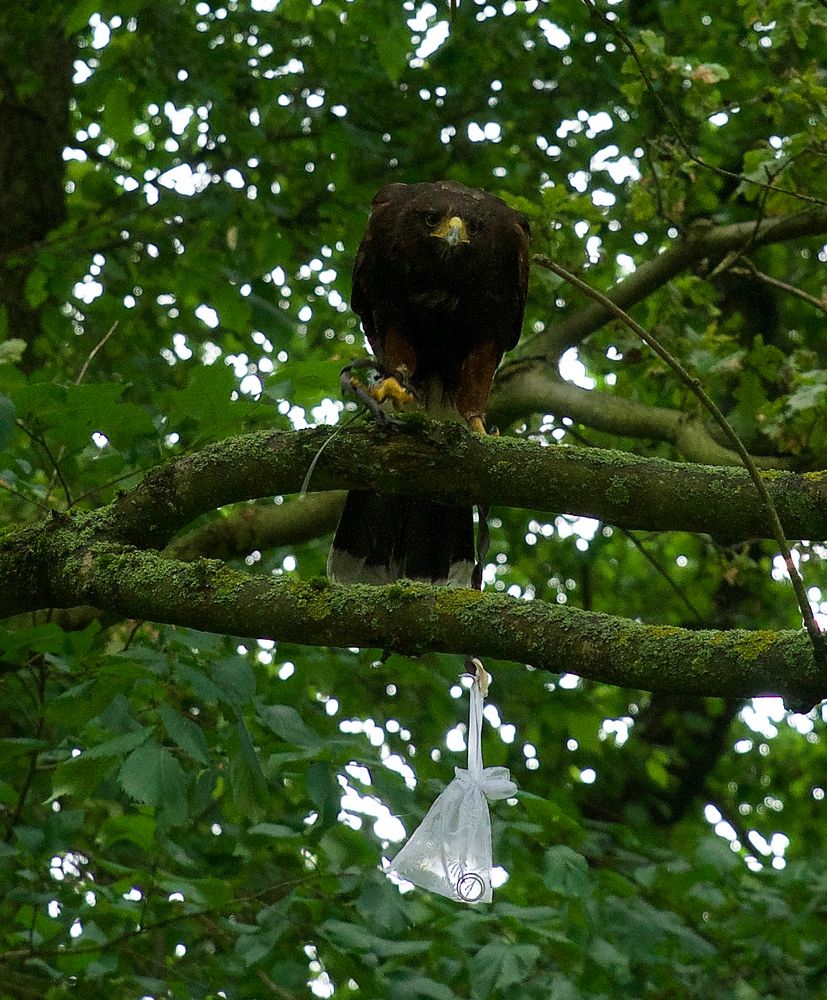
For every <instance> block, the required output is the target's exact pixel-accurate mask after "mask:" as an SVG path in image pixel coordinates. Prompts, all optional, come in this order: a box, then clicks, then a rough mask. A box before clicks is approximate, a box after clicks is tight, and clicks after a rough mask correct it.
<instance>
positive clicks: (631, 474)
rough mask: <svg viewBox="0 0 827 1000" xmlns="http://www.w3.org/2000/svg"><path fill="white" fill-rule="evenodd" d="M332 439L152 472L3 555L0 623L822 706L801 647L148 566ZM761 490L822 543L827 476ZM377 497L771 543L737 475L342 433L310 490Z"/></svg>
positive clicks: (443, 431)
mask: <svg viewBox="0 0 827 1000" xmlns="http://www.w3.org/2000/svg"><path fill="white" fill-rule="evenodd" d="M330 435H331V431H330V430H328V429H327V428H318V429H315V430H312V431H301V432H294V433H281V432H261V433H256V434H248V435H243V436H241V437H238V438H233V439H229V440H227V441H224V442H221V443H219V444H215V445H212V446H210V447H208V448H205V449H203V450H202V451H200V452H198V453H196V454H193V455H190V456H186V457H184V458H180V459H177V460H174V461H172V462H169V463H167V464H166V465H165V466H162V467H159V468H158V469H156V470H153V471H152V472H151V473H149V474H148V475H147V476H146V477H145V479H144V480H143V482H142V483H140V484H139V485H138V486H137V487H135V488H134V489H132V490H131V491H129V492H128V493H125V494H122V495H121V496H120V497H118V498H117V499H116V500H115V501H113V502H112V503H111V504H109V505H108V506H107V507H104V508H101V509H99V510H97V511H93V512H91V513H86V514H58V513H55V514H53V515H52V516H51V517H50V518H48V519H46V520H45V521H43V522H41V523H39V524H37V525H33V526H32V527H30V528H28V529H26V530H25V531H23V532H20V533H19V534H18V535H16V536H12V537H10V538H8V539H6V540H5V542H4V543H3V544H2V545H0V615H3V616H8V615H13V614H18V613H21V612H24V611H33V610H37V609H41V608H45V607H56V608H66V607H73V606H78V605H86V606H89V607H94V608H98V609H99V610H100V611H102V612H104V613H106V614H109V615H112V614H114V615H121V616H125V617H128V618H146V619H150V620H154V621H158V622H168V623H171V624H178V625H186V626H190V627H193V628H198V629H207V630H212V631H217V632H224V633H230V634H244V635H256V636H272V637H274V638H276V639H280V640H282V641H293V642H300V643H306V644H311V645H336V646H370V647H373V646H381V647H383V648H387V649H390V650H395V651H398V652H401V653H407V654H416V653H421V652H424V651H425V650H429V649H430V650H441V651H447V652H457V653H479V654H480V655H486V656H491V657H498V658H505V659H510V660H516V661H518V662H525V663H531V664H533V665H535V666H538V667H542V668H544V669H548V670H553V671H564V670H565V671H573V672H576V673H579V674H582V675H583V676H586V677H591V678H594V679H596V680H603V681H606V682H608V683H613V684H622V685H626V686H630V687H638V688H648V689H651V690H664V691H671V692H683V693H696V694H700V693H703V694H720V695H725V696H747V695H750V694H758V693H767V692H770V691H772V692H777V693H780V694H783V695H785V696H787V697H788V698H793V699H794V700H795V701H796V703H801V704H803V703H804V702H806V701H807V699H812V700H815V699H816V698H817V697H818V696H819V694H820V693H821V694H823V693H825V690H827V678H822V677H820V676H819V673H818V671H817V669H816V667H815V665H814V663H813V659H812V653H811V649H810V647H809V644H808V642H807V639H806V636H805V634H804V633H801V635H799V634H798V633H771V632H757V633H743V632H726V633H724V632H721V633H718V632H706V633H704V632H688V631H684V630H681V629H674V628H658V627H654V626H642V625H639V624H635V623H631V622H626V621H623V620H621V619H613V618H609V617H606V616H600V615H591V614H587V613H585V612H580V611H577V610H572V609H568V608H563V609H561V608H558V607H555V606H549V605H546V604H544V603H542V602H540V601H536V602H522V601H515V600H513V599H511V598H508V597H504V596H502V595H488V594H485V595H483V594H479V593H477V592H476V591H457V590H444V589H439V588H431V587H426V586H423V585H413V584H407V583H405V584H398V585H394V586H391V587H388V588H376V587H337V586H332V585H327V584H325V583H323V582H322V583H302V582H299V581H295V580H281V581H273V580H271V579H269V578H258V577H253V576H249V575H246V574H244V573H241V572H237V571H235V570H231V569H230V568H228V567H227V566H225V565H224V564H223V563H220V562H217V561H207V560H203V559H202V560H198V561H196V562H192V563H189V562H183V561H179V560H177V559H173V558H170V552H171V551H174V549H169V550H167V552H166V553H165V554H163V555H162V554H159V553H158V552H157V551H151V550H153V549H154V550H158V549H161V548H163V547H164V546H166V545H167V544H168V542H169V541H170V539H171V538H172V537H173V536H174V535H175V534H176V533H178V532H180V531H181V530H182V529H184V528H185V527H186V526H187V525H188V524H189V523H190V522H191V521H192V520H194V519H195V518H196V517H198V516H200V515H202V514H204V513H206V512H209V511H211V510H215V509H217V508H219V507H222V506H225V505H227V504H229V503H234V502H238V501H242V500H247V499H252V498H254V497H259V496H267V495H275V494H284V493H289V492H294V491H296V490H298V488H299V486H300V484H301V482H302V480H303V478H304V475H305V472H306V470H307V468H308V466H309V465H310V463H311V462H312V461H313V459H314V457H315V456H316V454H317V453H318V451H319V448H320V447H321V445H322V444H323V443H324V442H325V441H327V440H328V439H329V437H330ZM765 476H766V477H767V482H768V485H769V487H770V489H771V490H772V492H773V496H774V498H775V501H776V504H777V505H778V508H779V511H780V512H781V517H782V520H783V521H784V523H785V528H786V530H787V531H788V532H789V534H790V535H791V536H794V537H823V536H825V535H827V476H825V475H824V474H816V473H813V474H809V475H803V476H801V475H795V474H793V473H787V472H774V473H765ZM366 480H369V481H370V482H372V483H376V484H377V487H378V488H381V489H382V490H384V491H385V492H389V493H393V492H408V493H414V492H415V493H419V494H428V495H431V496H435V495H439V496H443V497H445V496H452V497H463V498H466V499H469V500H482V501H487V502H489V503H492V502H493V503H500V504H505V505H509V506H514V507H525V508H530V509H538V508H540V509H542V508H545V509H547V510H550V511H565V512H570V513H576V514H588V515H592V516H596V517H600V518H602V519H604V520H607V521H609V522H613V523H616V524H622V525H623V526H627V527H644V528H647V529H649V530H666V529H670V528H677V529H682V530H690V531H709V532H712V533H714V534H716V535H718V536H721V537H725V538H729V539H736V538H738V539H740V538H744V537H753V536H758V537H766V536H767V535H768V533H769V529H768V527H767V525H766V523H765V516H764V514H763V513H762V510H761V507H760V505H759V504H758V503H757V497H756V493H755V487H754V485H753V484H752V483H751V482H750V481H749V479H748V477H747V476H746V474H745V473H744V472H743V471H741V470H738V469H720V468H712V467H706V466H688V465H680V464H677V463H671V462H664V461H659V460H654V459H642V458H637V457H635V456H631V455H628V454H623V453H616V452H603V451H600V450H598V449H579V448H565V447H548V448H543V447H540V446H538V445H537V444H535V443H533V442H529V441H524V440H520V439H513V438H512V439H506V438H499V439H497V438H485V437H482V436H480V435H475V434H471V433H469V432H468V431H467V430H466V429H465V428H464V427H462V426H459V425H451V424H435V423H433V422H430V421H424V420H422V419H421V418H413V419H409V420H407V421H406V424H405V427H404V428H403V429H402V430H400V431H388V430H382V429H379V428H361V429H357V428H350V429H348V430H347V431H344V432H342V433H341V434H338V435H337V436H336V437H335V439H334V440H332V441H330V445H329V447H326V448H325V450H324V452H323V453H322V455H321V457H320V459H319V462H318V464H317V466H316V470H315V472H314V482H313V484H312V485H313V487H314V488H316V489H320V490H329V489H333V488H342V487H345V488H346V487H352V486H358V485H364V482H365V481H366ZM310 503H311V504H314V503H319V501H318V500H314V501H310ZM321 505H322V506H324V504H323V502H322V504H321ZM296 507H297V511H298V510H299V509H300V507H301V504H296ZM186 550H187V543H186V539H185V540H184V542H182V543H181V551H183V552H186Z"/></svg>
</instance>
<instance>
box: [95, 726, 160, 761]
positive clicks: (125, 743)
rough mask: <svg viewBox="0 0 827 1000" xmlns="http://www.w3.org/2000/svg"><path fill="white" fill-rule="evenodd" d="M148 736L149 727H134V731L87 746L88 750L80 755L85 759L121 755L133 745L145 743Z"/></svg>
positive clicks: (130, 749)
mask: <svg viewBox="0 0 827 1000" xmlns="http://www.w3.org/2000/svg"><path fill="white" fill-rule="evenodd" d="M149 737H150V730H149V729H136V730H135V731H134V732H131V733H123V734H122V735H121V736H114V737H113V738H112V739H111V740H106V741H105V742H104V743H98V744H97V745H95V746H92V747H89V749H88V750H84V752H83V754H82V756H83V757H86V759H87V760H95V759H96V758H98V757H123V756H125V755H126V754H127V753H129V752H130V751H132V750H134V749H135V747H139V746H141V744H142V743H146V741H147V740H148V739H149Z"/></svg>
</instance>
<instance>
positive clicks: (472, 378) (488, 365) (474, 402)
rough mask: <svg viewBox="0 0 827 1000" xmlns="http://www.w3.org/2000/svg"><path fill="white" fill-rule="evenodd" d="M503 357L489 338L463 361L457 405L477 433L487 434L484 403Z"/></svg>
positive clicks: (455, 399) (455, 400) (456, 395)
mask: <svg viewBox="0 0 827 1000" xmlns="http://www.w3.org/2000/svg"><path fill="white" fill-rule="evenodd" d="M501 357H502V352H501V351H500V350H499V349H498V348H497V346H496V344H494V343H493V342H492V341H490V340H487V341H484V342H483V343H482V344H480V345H479V346H478V347H476V348H474V350H473V351H471V353H470V354H469V355H468V356H467V357H466V359H465V361H463V363H462V368H461V370H460V374H459V386H458V387H457V391H456V394H455V397H454V404H455V406H456V408H457V409H458V410H459V412H460V415H461V416H462V417H463V418H464V419H465V421H466V423H467V424H468V426H469V427H470V428H471V430H472V431H474V432H475V433H477V434H485V433H486V430H485V405H486V403H487V402H488V394H489V392H491V382H492V380H493V378H494V372H495V371H496V370H497V365H498V364H499V363H500V358H501Z"/></svg>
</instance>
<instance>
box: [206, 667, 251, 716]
mask: <svg viewBox="0 0 827 1000" xmlns="http://www.w3.org/2000/svg"><path fill="white" fill-rule="evenodd" d="M212 677H213V680H214V681H215V685H216V687H217V688H218V690H219V691H220V692H221V696H222V699H223V700H224V701H226V702H227V703H228V704H230V705H247V704H249V703H250V702H251V701H252V700H253V696H254V695H255V693H256V677H255V674H254V673H253V668H252V666H251V665H250V661H249V660H248V659H247V658H246V657H244V656H229V657H226V658H224V659H221V660H216V661H215V663H214V664H213V668H212Z"/></svg>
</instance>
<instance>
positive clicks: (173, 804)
mask: <svg viewBox="0 0 827 1000" xmlns="http://www.w3.org/2000/svg"><path fill="white" fill-rule="evenodd" d="M118 781H119V782H120V785H121V788H123V790H124V791H125V792H126V794H127V795H129V796H130V798H133V799H135V800H136V801H137V802H143V803H145V804H146V805H150V806H156V807H157V808H158V809H160V810H161V811H162V812H163V813H164V815H165V816H166V818H167V819H168V820H169V822H170V823H172V824H173V825H179V824H181V823H184V822H185V821H186V818H187V782H186V778H185V776H184V772H183V770H182V769H181V765H180V764H179V763H178V761H177V760H176V759H175V758H174V757H173V756H172V754H171V753H170V752H169V751H168V750H164V748H163V747H158V746H145V747H139V748H138V749H137V750H134V751H133V752H132V753H131V754H130V755H129V756H128V757H127V758H126V760H125V761H124V763H123V766H122V767H121V769H120V771H119V773H118Z"/></svg>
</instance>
